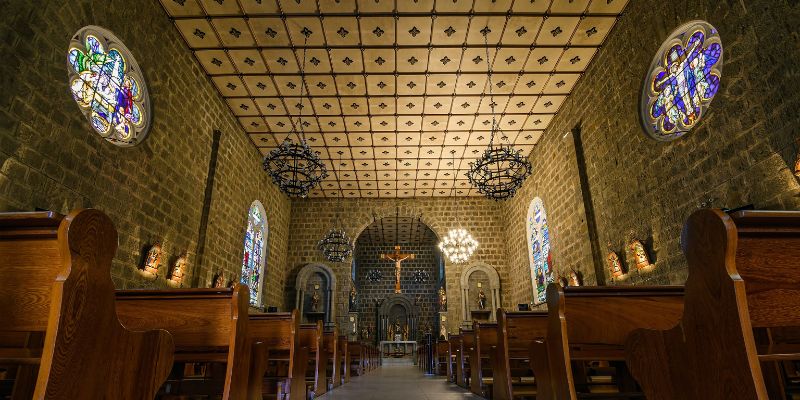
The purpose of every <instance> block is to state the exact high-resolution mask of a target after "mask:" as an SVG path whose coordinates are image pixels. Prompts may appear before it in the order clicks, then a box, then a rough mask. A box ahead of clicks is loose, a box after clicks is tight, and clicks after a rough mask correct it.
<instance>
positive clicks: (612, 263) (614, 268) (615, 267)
mask: <svg viewBox="0 0 800 400" xmlns="http://www.w3.org/2000/svg"><path fill="white" fill-rule="evenodd" d="M608 250H609V252H608V256H606V263H608V270H609V272H611V276H612V277H614V278H619V277H621V276H622V275H624V274H625V272H624V271H623V269H622V263H621V262H620V261H619V256H618V255H617V253H616V252H615V251H613V250H611V242H609V243H608Z"/></svg>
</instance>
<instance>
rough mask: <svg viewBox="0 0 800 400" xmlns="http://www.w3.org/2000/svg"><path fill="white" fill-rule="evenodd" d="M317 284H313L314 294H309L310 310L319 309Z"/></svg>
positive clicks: (315, 310)
mask: <svg viewBox="0 0 800 400" xmlns="http://www.w3.org/2000/svg"><path fill="white" fill-rule="evenodd" d="M319 300H320V298H319V285H314V294H312V295H311V311H313V312H317V311H319Z"/></svg>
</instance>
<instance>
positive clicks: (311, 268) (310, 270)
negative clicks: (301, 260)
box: [295, 263, 337, 326]
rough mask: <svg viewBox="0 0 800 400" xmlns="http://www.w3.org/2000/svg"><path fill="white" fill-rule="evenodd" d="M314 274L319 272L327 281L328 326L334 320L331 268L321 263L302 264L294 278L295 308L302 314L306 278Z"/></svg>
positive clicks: (334, 297) (334, 293)
mask: <svg viewBox="0 0 800 400" xmlns="http://www.w3.org/2000/svg"><path fill="white" fill-rule="evenodd" d="M314 274H320V275H322V277H323V278H324V279H325V280H326V282H327V284H328V285H327V288H326V291H325V299H324V304H325V309H324V312H325V325H326V326H330V325H332V324H333V323H334V322H335V321H336V287H337V286H336V274H334V273H333V270H332V269H331V268H330V267H329V266H327V265H325V264H322V263H309V264H306V265H305V266H303V268H301V269H300V271H299V272H298V273H297V279H296V280H295V292H296V295H295V308H297V309H298V310H299V311H300V315H301V316H302V315H303V312H304V310H303V306H304V304H305V301H304V299H305V291H306V285H307V284H308V280H309V279H310V278H311V277H312V276H314Z"/></svg>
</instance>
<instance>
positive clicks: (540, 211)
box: [525, 197, 555, 304]
mask: <svg viewBox="0 0 800 400" xmlns="http://www.w3.org/2000/svg"><path fill="white" fill-rule="evenodd" d="M525 224H526V226H527V232H528V260H529V261H530V266H531V284H532V286H533V302H534V303H537V304H538V303H543V302H544V301H545V300H547V298H546V293H545V290H546V289H547V285H548V284H549V283H551V282H554V281H555V277H554V275H555V274H554V273H553V260H552V257H551V255H550V243H551V242H550V228H549V227H548V225H547V213H545V211H544V203H543V202H542V199H540V198H538V197H536V198H534V199H533V201H531V204H530V206H529V207H528V217H527V219H526V221H525Z"/></svg>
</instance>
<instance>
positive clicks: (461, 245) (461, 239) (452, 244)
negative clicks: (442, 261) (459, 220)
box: [439, 228, 478, 264]
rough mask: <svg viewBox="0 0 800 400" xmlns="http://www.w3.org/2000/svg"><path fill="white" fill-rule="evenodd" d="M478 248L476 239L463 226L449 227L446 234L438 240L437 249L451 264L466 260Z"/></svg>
mask: <svg viewBox="0 0 800 400" xmlns="http://www.w3.org/2000/svg"><path fill="white" fill-rule="evenodd" d="M477 249H478V241H477V240H475V239H473V238H472V235H470V234H469V232H467V230H466V229H464V228H456V229H450V232H447V236H445V237H444V239H442V241H441V242H439V250H441V251H442V253H443V254H444V256H445V257H447V259H448V260H450V262H451V263H453V264H462V263H465V262H467V261H468V260H469V259H470V257H472V253H474V252H475V250H477Z"/></svg>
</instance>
